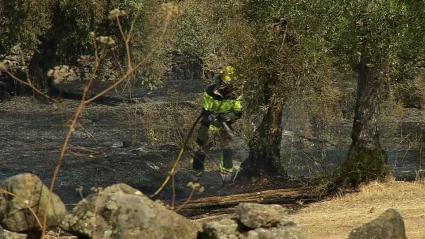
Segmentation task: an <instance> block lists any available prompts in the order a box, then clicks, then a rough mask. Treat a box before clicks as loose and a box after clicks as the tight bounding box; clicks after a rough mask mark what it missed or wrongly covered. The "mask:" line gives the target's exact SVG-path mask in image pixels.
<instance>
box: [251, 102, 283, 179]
mask: <svg viewBox="0 0 425 239" xmlns="http://www.w3.org/2000/svg"><path fill="white" fill-rule="evenodd" d="M283 106H284V100H282V101H278V102H272V103H270V105H269V108H268V109H267V112H266V114H265V115H264V117H263V120H262V121H261V124H260V126H259V127H258V128H257V129H256V130H255V132H254V135H253V136H252V138H251V139H250V141H249V143H248V146H249V149H250V152H249V156H248V159H247V160H246V161H245V162H244V165H243V173H245V174H247V175H249V176H263V175H278V174H280V175H284V176H286V171H285V170H284V167H283V166H282V164H281V161H280V146H281V141H282V127H281V121H282V111H283Z"/></svg>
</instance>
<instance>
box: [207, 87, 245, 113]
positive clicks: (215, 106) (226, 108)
mask: <svg viewBox="0 0 425 239" xmlns="http://www.w3.org/2000/svg"><path fill="white" fill-rule="evenodd" d="M203 108H204V109H205V110H207V111H209V112H212V113H227V112H232V111H233V112H236V113H240V112H242V97H241V96H239V97H237V98H236V99H222V100H217V99H214V98H213V97H212V96H210V95H208V94H207V93H206V92H205V93H204V104H203Z"/></svg>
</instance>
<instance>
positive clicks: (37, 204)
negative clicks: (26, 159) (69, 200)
mask: <svg viewBox="0 0 425 239" xmlns="http://www.w3.org/2000/svg"><path fill="white" fill-rule="evenodd" d="M0 189H2V190H4V191H0V224H1V226H2V227H3V228H5V229H7V230H10V231H13V232H22V231H40V225H39V223H38V222H37V220H36V218H35V217H34V214H33V213H32V212H31V210H30V209H29V208H31V209H32V211H33V212H34V213H35V214H36V215H37V218H38V219H39V220H40V221H42V219H43V217H44V215H45V213H46V212H47V216H48V217H47V219H48V221H47V225H48V227H55V226H58V225H60V224H61V221H62V219H63V218H64V217H65V215H66V213H67V212H66V208H65V205H64V204H63V202H62V201H61V200H60V198H59V197H58V196H57V195H56V194H54V193H50V191H49V189H48V188H47V187H46V186H45V185H43V183H42V182H41V180H40V179H39V178H38V177H37V176H35V175H33V174H29V173H26V174H19V175H16V176H13V177H10V178H7V179H6V180H4V181H3V182H1V183H0Z"/></svg>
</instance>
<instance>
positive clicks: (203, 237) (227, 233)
mask: <svg viewBox="0 0 425 239" xmlns="http://www.w3.org/2000/svg"><path fill="white" fill-rule="evenodd" d="M202 229H203V230H202V233H200V236H199V237H200V239H238V238H239V237H238V234H239V232H238V223H237V222H236V221H235V220H234V219H231V218H225V219H222V220H220V221H212V222H207V223H205V224H204V225H203V227H202Z"/></svg>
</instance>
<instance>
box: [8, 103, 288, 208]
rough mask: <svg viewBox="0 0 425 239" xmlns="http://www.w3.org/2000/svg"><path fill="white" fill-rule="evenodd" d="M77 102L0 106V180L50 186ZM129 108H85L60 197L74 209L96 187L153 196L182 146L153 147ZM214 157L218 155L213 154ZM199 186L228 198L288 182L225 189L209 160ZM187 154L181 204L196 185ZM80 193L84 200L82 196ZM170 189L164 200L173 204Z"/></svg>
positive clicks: (181, 171)
mask: <svg viewBox="0 0 425 239" xmlns="http://www.w3.org/2000/svg"><path fill="white" fill-rule="evenodd" d="M77 104H78V102H77V101H70V100H65V101H64V102H63V103H62V104H61V105H59V106H57V107H56V106H53V105H46V104H43V103H41V102H39V101H37V100H36V99H33V98H30V97H17V98H14V99H12V100H10V101H5V102H0V180H2V179H5V178H7V177H10V176H13V175H16V174H19V173H27V172H29V173H33V174H35V175H37V176H39V177H40V178H41V179H42V181H43V182H44V183H45V184H46V185H49V182H50V180H51V177H52V174H53V170H54V167H55V164H56V161H57V160H58V158H59V150H60V147H61V146H62V144H63V141H64V138H65V135H66V131H67V125H68V123H69V119H70V118H71V115H72V113H73V111H74V109H75V107H76V106H77ZM126 106H127V104H125V103H122V104H118V105H101V104H92V105H90V106H88V108H87V109H86V111H85V113H84V115H83V117H82V119H81V121H80V122H81V124H80V127H78V129H77V130H76V131H75V133H74V137H73V139H72V142H71V144H70V150H69V151H68V153H67V154H66V157H65V162H64V164H63V167H62V170H61V172H60V176H59V178H58V181H57V184H56V189H55V191H56V193H57V194H58V195H59V196H60V197H61V198H62V200H64V202H65V203H66V204H68V205H70V206H72V205H73V204H75V203H77V202H78V201H79V200H80V199H81V196H87V195H88V194H90V193H91V192H92V188H93V187H105V186H109V185H111V184H115V183H126V184H129V185H130V186H133V187H135V188H137V189H139V190H141V191H142V192H144V193H145V194H148V195H149V194H151V193H153V192H154V191H155V190H156V189H157V188H158V186H159V185H160V183H161V182H162V180H163V179H164V177H165V176H166V175H167V172H168V170H169V169H170V167H171V164H172V162H173V161H174V159H175V157H176V155H177V152H178V147H177V146H172V145H164V146H161V147H155V148H153V147H149V146H148V144H147V141H146V140H147V139H146V137H145V136H144V135H143V134H140V135H139V134H138V133H137V132H136V133H135V130H134V127H131V126H130V125H129V123H128V122H129V121H128V120H126V117H128V112H126ZM209 156H210V157H211V158H212V157H215V155H214V153H212V154H211V155H209ZM209 162H210V163H209V164H208V165H207V169H209V171H207V172H206V173H205V175H204V176H203V178H202V179H201V183H202V184H203V185H204V186H205V189H206V191H205V192H204V193H203V194H201V195H196V197H203V196H210V195H225V194H232V193H239V192H246V191H254V190H260V189H270V188H273V187H282V186H283V184H284V183H267V184H260V183H252V182H246V183H243V184H240V185H238V186H237V185H232V186H229V185H228V186H225V187H223V185H222V183H221V179H220V176H219V174H218V173H217V170H215V169H216V162H214V160H210V161H209ZM189 168H190V163H189V156H188V155H187V154H186V155H185V157H184V159H183V161H182V163H181V168H180V169H179V172H178V173H177V175H176V178H175V184H176V194H177V195H176V196H177V200H183V199H185V198H186V197H187V195H189V193H190V191H189V189H188V188H186V184H187V183H188V182H189V181H191V180H192V178H191V174H190V170H189ZM80 191H81V192H82V195H81V194H80ZM171 195H172V192H171V189H170V187H167V190H166V191H164V192H163V193H162V194H161V196H160V199H163V200H170V198H171Z"/></svg>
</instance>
